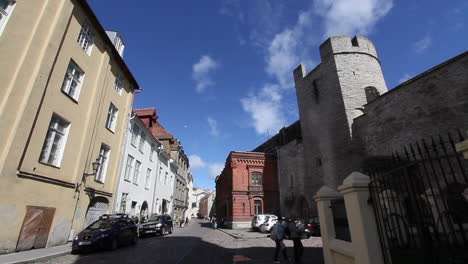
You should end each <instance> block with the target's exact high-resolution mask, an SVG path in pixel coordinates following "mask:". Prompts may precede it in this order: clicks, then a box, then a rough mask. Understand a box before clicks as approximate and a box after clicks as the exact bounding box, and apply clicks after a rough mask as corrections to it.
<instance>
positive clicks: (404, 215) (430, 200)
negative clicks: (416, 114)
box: [366, 132, 468, 264]
mask: <svg viewBox="0 0 468 264" xmlns="http://www.w3.org/2000/svg"><path fill="white" fill-rule="evenodd" d="M462 140H463V135H462V133H460V132H457V133H452V134H447V135H444V136H437V137H432V138H430V139H425V140H420V141H418V142H415V143H413V144H409V145H407V146H405V147H403V148H402V149H400V150H399V151H397V152H395V153H393V154H392V155H391V156H390V157H374V158H370V159H368V163H367V164H368V165H367V166H366V173H367V174H368V175H369V176H370V177H371V183H370V191H371V202H372V204H373V207H374V212H375V216H376V220H377V223H378V229H379V236H380V242H381V246H382V251H383V254H384V259H385V263H387V264H404V263H411V264H416V263H425V264H428V263H431V264H442V263H443V264H458V263H460V264H461V263H468V202H467V199H468V160H464V159H463V156H462V154H459V153H457V152H456V151H455V146H454V144H455V143H457V142H460V141H462Z"/></svg>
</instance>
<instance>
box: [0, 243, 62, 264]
mask: <svg viewBox="0 0 468 264" xmlns="http://www.w3.org/2000/svg"><path fill="white" fill-rule="evenodd" d="M70 252H71V243H68V244H66V245H62V246H56V247H49V248H39V249H32V250H26V251H21V252H15V253H11V254H6V255H0V263H2V264H20V263H30V262H33V261H45V260H48V259H52V258H56V257H59V256H63V255H67V254H70Z"/></svg>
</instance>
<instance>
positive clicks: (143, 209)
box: [140, 201, 148, 220]
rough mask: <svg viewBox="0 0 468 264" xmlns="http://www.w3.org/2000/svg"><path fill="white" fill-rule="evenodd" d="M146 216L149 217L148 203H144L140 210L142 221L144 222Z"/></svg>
mask: <svg viewBox="0 0 468 264" xmlns="http://www.w3.org/2000/svg"><path fill="white" fill-rule="evenodd" d="M146 216H148V203H147V202H146V201H144V202H143V204H142V205H141V209H140V219H141V220H143V218H144V217H146Z"/></svg>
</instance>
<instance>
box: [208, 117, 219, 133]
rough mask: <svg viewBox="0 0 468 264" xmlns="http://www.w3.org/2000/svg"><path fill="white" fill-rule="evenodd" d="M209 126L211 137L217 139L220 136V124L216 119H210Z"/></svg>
mask: <svg viewBox="0 0 468 264" xmlns="http://www.w3.org/2000/svg"><path fill="white" fill-rule="evenodd" d="M208 125H209V126H210V135H212V136H215V137H217V136H219V129H218V122H217V121H216V120H215V119H213V118H211V117H208Z"/></svg>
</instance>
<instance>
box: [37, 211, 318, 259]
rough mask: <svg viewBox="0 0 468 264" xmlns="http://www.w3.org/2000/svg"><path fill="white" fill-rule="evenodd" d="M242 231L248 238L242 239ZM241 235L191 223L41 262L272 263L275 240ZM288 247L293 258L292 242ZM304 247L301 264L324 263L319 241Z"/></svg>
mask: <svg viewBox="0 0 468 264" xmlns="http://www.w3.org/2000/svg"><path fill="white" fill-rule="evenodd" d="M228 232H229V231H228ZM242 232H243V233H245V235H244V236H242V237H240V236H239V234H241V233H242ZM242 232H240V231H235V233H236V234H237V235H238V236H237V237H238V238H236V236H233V235H232V234H228V233H227V232H225V231H223V230H214V229H212V228H211V226H210V224H209V223H208V222H206V221H199V220H192V221H191V222H190V223H189V224H188V226H186V227H185V228H176V229H175V232H174V234H172V235H166V236H164V237H159V236H158V237H148V238H141V239H140V240H139V242H138V244H137V245H136V246H125V247H121V248H119V249H117V250H115V251H98V252H94V253H89V254H84V255H66V256H62V257H58V258H54V259H50V260H48V261H45V262H38V263H48V264H52V263H64V264H81V263H83V264H84V263H174V264H183V263H248V264H250V263H252V264H254V263H272V262H273V261H272V260H273V254H274V249H275V246H274V243H273V241H272V240H270V239H269V238H267V237H266V236H267V235H266V234H260V233H256V232H255V233H254V232H251V231H242ZM285 244H286V246H287V247H288V255H289V256H290V257H292V253H293V248H292V242H291V241H286V243H285ZM303 244H304V256H303V262H302V263H314V264H321V263H323V257H322V248H321V239H320V238H314V237H311V238H310V239H306V240H303ZM282 263H283V262H282ZM284 263H286V262H284Z"/></svg>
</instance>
